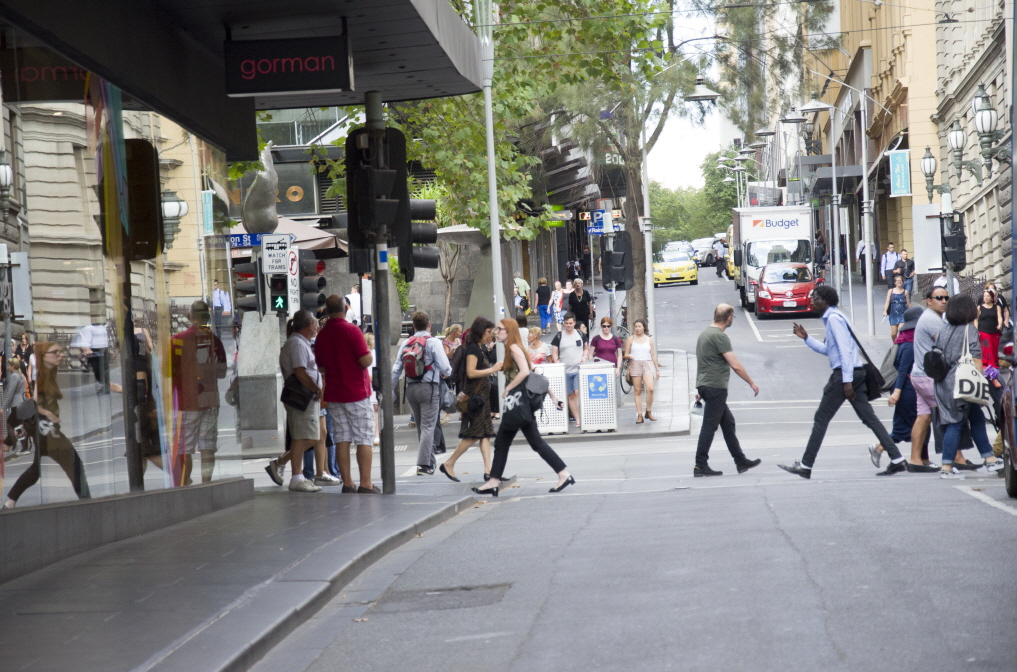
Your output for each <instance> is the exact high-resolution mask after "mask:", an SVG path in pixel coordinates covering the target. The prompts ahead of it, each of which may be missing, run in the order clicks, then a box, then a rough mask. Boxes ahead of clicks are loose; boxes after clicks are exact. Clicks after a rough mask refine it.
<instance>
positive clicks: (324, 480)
mask: <svg viewBox="0 0 1017 672" xmlns="http://www.w3.org/2000/svg"><path fill="white" fill-rule="evenodd" d="M314 484H315V485H342V484H343V482H342V479H340V478H336V477H335V476H333V475H332V474H322V475H321V476H315V478H314Z"/></svg>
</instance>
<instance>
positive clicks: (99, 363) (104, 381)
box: [88, 348, 109, 393]
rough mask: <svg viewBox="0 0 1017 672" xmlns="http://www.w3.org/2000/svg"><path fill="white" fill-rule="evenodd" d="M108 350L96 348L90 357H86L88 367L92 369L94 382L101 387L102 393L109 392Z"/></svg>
mask: <svg viewBox="0 0 1017 672" xmlns="http://www.w3.org/2000/svg"><path fill="white" fill-rule="evenodd" d="M108 353H109V350H107V349H106V348H97V349H95V350H93V351H92V355H91V356H90V357H88V366H89V368H91V369H92V375H93V376H95V382H97V383H99V384H100V385H101V386H102V392H103V393H108V392H109V357H108Z"/></svg>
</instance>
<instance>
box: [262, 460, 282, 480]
mask: <svg viewBox="0 0 1017 672" xmlns="http://www.w3.org/2000/svg"><path fill="white" fill-rule="evenodd" d="M265 472H266V473H268V477H269V478H271V479H272V482H273V483H275V484H276V485H282V484H283V480H282V470H281V469H279V463H278V462H276V461H275V460H269V462H268V466H267V467H265Z"/></svg>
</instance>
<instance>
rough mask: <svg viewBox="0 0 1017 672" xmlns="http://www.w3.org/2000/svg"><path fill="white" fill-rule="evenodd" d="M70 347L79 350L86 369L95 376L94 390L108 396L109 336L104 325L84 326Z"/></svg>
mask: <svg viewBox="0 0 1017 672" xmlns="http://www.w3.org/2000/svg"><path fill="white" fill-rule="evenodd" d="M71 347H76V348H81V354H82V356H83V357H85V361H86V363H87V364H88V368H90V369H92V375H93V376H95V388H96V392H98V393H99V394H109V357H108V356H107V353H108V352H109V334H108V333H107V332H106V325H104V324H86V325H85V326H83V327H82V328H81V329H79V330H78V335H77V336H75V337H74V340H73V341H71Z"/></svg>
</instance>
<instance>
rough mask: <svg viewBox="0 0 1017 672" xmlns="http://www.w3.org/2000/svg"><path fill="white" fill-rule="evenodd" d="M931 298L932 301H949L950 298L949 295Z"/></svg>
mask: <svg viewBox="0 0 1017 672" xmlns="http://www.w3.org/2000/svg"><path fill="white" fill-rule="evenodd" d="M931 298H932V299H933V300H935V301H949V300H950V296H949V295H946V296H933V297H931Z"/></svg>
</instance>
